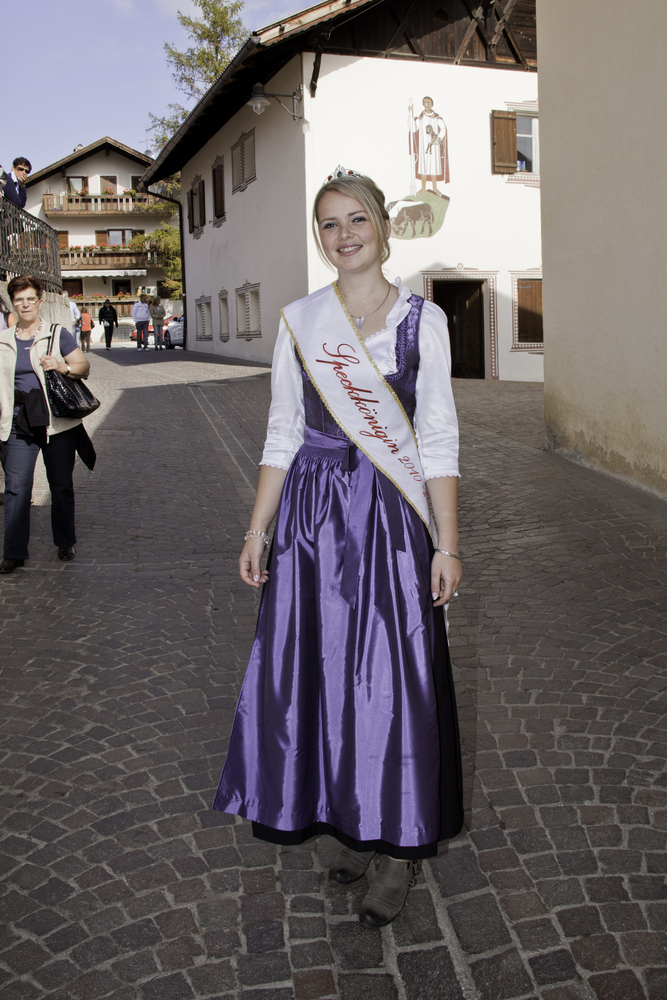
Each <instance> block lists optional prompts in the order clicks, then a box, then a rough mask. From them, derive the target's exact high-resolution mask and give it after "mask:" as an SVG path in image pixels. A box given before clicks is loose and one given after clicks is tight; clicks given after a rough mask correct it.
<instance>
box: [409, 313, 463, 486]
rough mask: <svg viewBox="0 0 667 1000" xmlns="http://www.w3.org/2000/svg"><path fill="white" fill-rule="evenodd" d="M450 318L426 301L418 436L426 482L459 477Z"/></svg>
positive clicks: (421, 333) (418, 391) (421, 331)
mask: <svg viewBox="0 0 667 1000" xmlns="http://www.w3.org/2000/svg"><path fill="white" fill-rule="evenodd" d="M451 372H452V368H451V354H450V349H449V334H448V332H447V317H446V316H445V314H444V312H443V311H442V309H440V308H439V306H436V305H435V303H433V302H428V301H427V302H424V308H423V310H422V315H421V324H420V327H419V371H418V373H417V386H416V408H415V433H416V435H417V443H418V445H419V455H420V457H421V462H422V468H423V469H424V475H425V478H426V479H437V478H439V477H440V476H458V475H459V462H458V458H459V426H458V421H457V419H456V409H455V406H454V396H453V393H452V381H451Z"/></svg>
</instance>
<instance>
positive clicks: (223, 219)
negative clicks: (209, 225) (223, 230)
mask: <svg viewBox="0 0 667 1000" xmlns="http://www.w3.org/2000/svg"><path fill="white" fill-rule="evenodd" d="M226 221H227V216H226V215H221V216H220V218H219V219H214V220H213V228H214V229H217V228H218V226H221V225H222V224H223V222H226Z"/></svg>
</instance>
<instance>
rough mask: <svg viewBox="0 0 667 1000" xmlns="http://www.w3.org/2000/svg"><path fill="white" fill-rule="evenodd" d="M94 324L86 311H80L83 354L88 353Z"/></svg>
mask: <svg viewBox="0 0 667 1000" xmlns="http://www.w3.org/2000/svg"><path fill="white" fill-rule="evenodd" d="M94 326H95V323H94V321H93V317H92V316H91V315H90V313H89V312H88V311H87V310H86V309H82V310H81V350H82V351H83V352H84V354H87V353H88V352H89V351H90V333H91V330H92V329H93V327H94Z"/></svg>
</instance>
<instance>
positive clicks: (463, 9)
mask: <svg viewBox="0 0 667 1000" xmlns="http://www.w3.org/2000/svg"><path fill="white" fill-rule="evenodd" d="M300 52H314V53H315V66H314V70H313V76H312V78H311V81H310V90H311V94H312V95H314V94H315V91H316V89H317V75H318V73H319V66H320V62H321V58H322V54H324V53H331V54H335V55H347V56H356V57H370V58H376V59H404V60H408V61H418V62H439V63H454V64H456V65H473V66H480V65H483V66H486V67H487V68H489V67H496V68H499V69H516V70H519V71H524V72H525V71H527V72H534V71H535V70H536V69H537V41H536V30H535V0H356V2H355V0H327V2H324V3H319V4H316V5H315V6H313V7H310V8H308V9H307V10H305V11H301V12H300V13H298V14H295V15H294V16H293V17H290V18H285V19H283V20H282V21H276V22H275V23H274V24H270V25H268V27H266V28H263V29H262V30H261V31H259V32H255V33H254V34H253V35H251V37H250V38H249V39H248V41H247V42H246V43H245V44H244V45H243V47H242V48H241V50H240V51H239V52H238V53H237V55H236V56H235V57H234V59H233V60H232V62H231V63H230V64H229V66H227V68H226V69H225V71H224V73H222V75H221V76H220V77H219V78H218V79H217V80H216V82H215V83H214V84H213V86H212V87H211V88H210V90H208V91H207V93H206V94H205V95H204V97H202V99H201V100H200V102H199V103H198V104H197V105H196V107H195V108H194V109H193V110H192V111H191V113H190V115H189V116H188V118H187V119H186V120H185V122H184V123H183V125H182V126H181V127H180V129H179V130H178V131H177V132H176V133H175V135H174V136H173V137H172V138H171V139H170V141H169V142H168V143H167V145H166V146H165V147H164V149H163V150H162V151H161V152H160V154H159V155H158V156H157V158H156V159H155V161H154V162H153V164H152V165H151V166H150V167H149V169H148V170H147V171H146V173H145V174H144V176H143V178H142V183H143V185H144V186H147V185H148V184H153V183H155V182H156V181H159V180H161V179H162V178H164V177H168V176H170V175H171V174H174V173H176V172H177V171H178V170H180V169H181V168H182V167H183V165H184V164H185V163H187V161H188V160H189V159H191V158H192V156H193V155H194V154H195V153H196V152H198V151H199V150H200V149H201V148H202V147H203V146H204V145H205V144H206V143H207V142H208V141H209V139H211V138H212V137H213V136H214V135H215V134H216V132H218V131H219V129H220V128H221V127H222V125H223V124H224V123H225V122H227V121H229V119H230V118H232V117H233V116H234V115H235V114H236V113H237V111H239V110H240V109H241V108H242V107H243V105H244V104H247V102H248V100H249V99H250V93H251V91H252V88H253V85H254V84H255V83H261V84H264V85H266V84H267V83H268V82H269V81H270V80H271V78H272V77H273V76H275V75H276V73H278V71H279V70H281V69H282V68H283V66H285V65H286V64H287V63H288V62H289V61H290V60H291V59H292V58H293V57H294V56H295V55H298V54H299V53H300Z"/></svg>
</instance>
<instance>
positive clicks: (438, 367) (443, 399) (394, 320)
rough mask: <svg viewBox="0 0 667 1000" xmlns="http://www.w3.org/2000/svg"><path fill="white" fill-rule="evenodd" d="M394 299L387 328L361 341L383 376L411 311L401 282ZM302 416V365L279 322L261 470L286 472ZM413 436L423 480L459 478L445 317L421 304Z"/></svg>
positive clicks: (300, 435)
mask: <svg viewBox="0 0 667 1000" xmlns="http://www.w3.org/2000/svg"><path fill="white" fill-rule="evenodd" d="M394 284H395V285H396V287H397V288H398V299H397V300H396V302H395V303H394V305H393V306H392V308H391V310H390V311H389V313H388V315H387V325H386V327H385V328H384V329H383V330H379V331H378V332H377V333H374V334H372V335H371V336H370V337H369V338H368V339H367V340H366V341H365V343H366V347H367V348H368V351H369V353H370V354H371V357H372V358H373V360H374V362H375V364H376V365H377V367H378V368H379V369H380V371H381V372H382V374H383V375H393V374H394V373H395V372H396V370H397V366H396V329H397V327H398V326H399V324H400V323H401V322H402V321H403V320H404V319H405V317H406V316H407V315H408V313H409V311H410V303H409V301H408V300H409V298H410V296H411V295H412V292H411V291H410V289H409V288H406V286H405V285H404V284H403V282H402V281H401V280H400V278H397V279H396V281H395V282H394ZM304 432H305V414H304V405H303V381H302V375H301V365H300V363H299V359H298V357H297V354H296V350H295V348H294V344H293V342H292V338H291V337H290V334H289V331H288V330H287V327H286V326H285V323H284V322H283V320H281V321H280V330H279V331H278V339H277V341H276V347H275V351H274V354H273V369H272V371H271V409H270V411H269V424H268V427H267V432H266V443H265V445H264V453H263V455H262V461H261V462H260V465H272V466H274V467H276V468H279V469H289V467H290V465H291V463H292V459H293V458H294V456H295V455H296V453H297V451H298V450H299V448H300V447H301V445H302V444H303V440H304ZM415 434H416V437H417V444H418V446H419V455H420V458H421V462H422V467H423V469H424V476H425V478H426V479H437V478H439V477H440V476H458V474H459V468H458V451H459V432H458V422H457V419H456V409H455V407H454V397H453V395H452V384H451V360H450V350H449V334H448V332H447V317H446V316H445V314H444V312H443V311H442V309H440V307H439V306H436V305H435V304H434V303H433V302H428V301H425V302H424V308H423V310H422V314H421V323H420V327H419V371H418V373H417V384H416V407H415Z"/></svg>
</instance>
